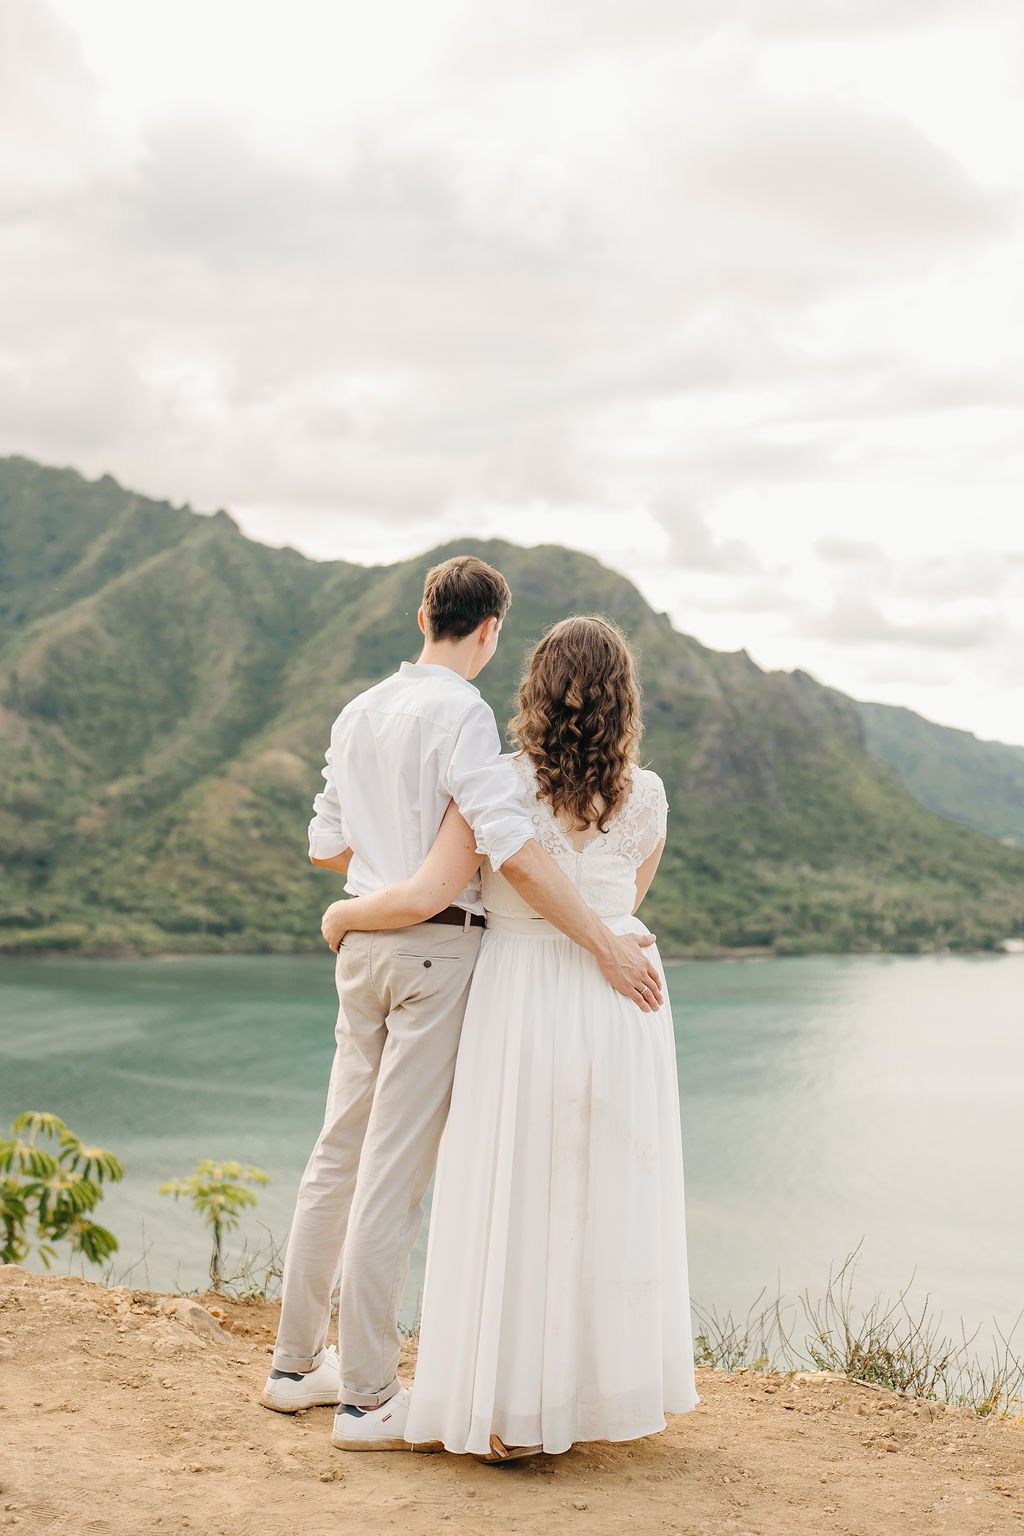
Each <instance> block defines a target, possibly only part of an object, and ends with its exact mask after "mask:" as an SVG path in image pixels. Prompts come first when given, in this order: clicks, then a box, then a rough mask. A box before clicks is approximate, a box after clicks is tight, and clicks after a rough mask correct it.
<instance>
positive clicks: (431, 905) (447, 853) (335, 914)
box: [320, 800, 480, 953]
mask: <svg viewBox="0 0 1024 1536" xmlns="http://www.w3.org/2000/svg"><path fill="white" fill-rule="evenodd" d="M479 867H480V855H479V854H478V853H477V851H476V838H475V837H474V836H473V833H472V831H471V830H470V828H469V826H468V824H467V823H466V821H465V820H464V819H463V817H462V816H460V815H459V809H458V806H457V805H456V804H455V802H454V800H453V801H452V803H451V804H450V805H449V807H448V809H447V811H446V812H445V815H444V820H443V821H442V823H441V829H440V831H439V832H438V834H437V836H436V837H435V839H434V845H433V847H432V848H431V850H430V852H429V853H428V854H427V856H426V858H425V859H424V860H423V863H422V864H421V865H420V867H419V869H418V870H417V871H416V873H415V874H414V875H412V876H411V877H410V878H409V879H408V880H399V881H397V882H396V883H395V884H394V885H386V886H384V888H383V889H382V890H379V891H374V893H373V895H372V896H353V897H351V898H350V899H349V900H348V901H336V902H333V903H332V905H331V906H329V907H328V908H327V911H326V912H325V913H324V916H323V921H322V923H321V924H320V931H321V933H322V934H323V936H324V938H325V939H326V940H327V943H328V944H329V946H330V947H331V949H333V950H334V951H335V953H337V949H338V945H339V944H340V943H341V941H342V939H343V938H344V937H345V935H346V933H348V932H349V930H350V929H352V928H357V929H360V930H361V931H363V932H365V931H367V930H369V929H382V928H408V927H410V926H411V924H413V923H423V922H426V920H427V918H430V917H433V916H435V914H436V913H438V912H443V911H444V909H445V907H448V906H450V905H451V903H452V900H453V898H454V897H456V896H457V895H458V894H459V892H460V891H461V890H462V888H463V886H464V885H465V884H466V882H467V881H468V880H470V879H471V878H472V875H473V873H474V871H475V870H477V869H479Z"/></svg>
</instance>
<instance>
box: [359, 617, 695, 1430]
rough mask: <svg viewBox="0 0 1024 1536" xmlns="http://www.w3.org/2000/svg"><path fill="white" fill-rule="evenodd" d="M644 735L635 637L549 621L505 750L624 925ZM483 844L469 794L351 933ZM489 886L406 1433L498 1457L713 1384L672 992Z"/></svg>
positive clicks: (643, 824)
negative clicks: (652, 1005)
mask: <svg viewBox="0 0 1024 1536" xmlns="http://www.w3.org/2000/svg"><path fill="white" fill-rule="evenodd" d="M641 729H642V727H641V720H640V698H639V688H638V685H637V682H636V678H635V674H634V670H633V662H632V657H631V655H630V652H629V649H628V646H627V644H626V642H625V640H624V638H623V636H622V635H621V634H620V632H619V631H618V630H617V629H615V628H614V626H613V625H611V624H608V623H606V622H605V621H604V620H603V619H598V618H573V619H566V620H564V621H563V622H562V623H560V624H556V625H555V626H554V628H553V629H551V630H550V631H549V632H548V634H547V635H545V637H544V639H543V640H542V641H541V642H540V644H539V645H538V646H537V648H536V650H535V651H534V652H533V655H532V656H531V658H530V662H529V666H528V670H527V673H526V676H525V677H524V679H523V682H522V684H521V685H520V689H519V714H518V715H517V716H516V719H515V720H514V721H513V722H512V730H513V731H514V732H515V735H516V738H517V740H518V742H519V746H520V750H519V752H518V753H517V754H516V755H515V756H514V757H513V759H512V761H513V763H514V764H515V767H516V769H517V771H518V772H519V773H520V774H521V776H522V779H523V783H524V787H525V790H526V794H527V799H528V803H529V805H530V808H531V815H532V819H533V823H534V827H535V829H536V836H537V840H538V841H539V842H540V843H541V845H542V846H543V847H544V848H546V849H547V850H548V852H549V853H550V854H551V855H552V857H553V858H554V859H555V860H556V861H557V862H558V864H559V865H560V866H561V868H562V869H563V870H564V871H565V873H566V874H567V875H568V876H569V877H570V879H572V880H573V882H574V884H575V885H576V886H577V888H578V889H579V891H580V892H581V894H582V895H583V897H584V899H585V900H586V901H587V902H588V903H589V904H590V905H591V906H592V907H593V908H594V910H595V911H596V912H597V913H598V914H599V915H600V916H601V917H602V918H603V919H604V920H605V922H607V924H608V926H609V927H610V928H611V929H612V930H613V932H615V933H627V932H636V933H645V932H646V931H647V930H646V929H645V928H644V926H643V924H642V923H641V922H640V921H639V920H638V919H637V918H635V917H634V916H633V913H634V911H635V909H636V907H637V906H639V904H640V902H641V901H642V899H643V897H644V896H645V895H646V893H647V889H648V886H649V885H650V883H651V880H652V879H653V878H654V873H655V870H656V869H657V866H658V861H659V859H660V857H661V852H662V848H663V847H664V841H665V819H666V812H667V806H666V802H665V792H664V789H663V787H662V784H661V780H660V779H659V778H658V777H657V775H656V774H654V773H651V772H649V771H648V770H645V769H642V768H640V767H638V765H637V761H636V757H637V747H638V743H639V739H640V734H641ZM478 862H479V856H478V855H477V854H476V853H475V851H474V843H473V837H472V833H471V832H470V831H469V828H468V827H467V826H466V823H465V822H464V821H463V820H462V818H461V816H460V815H459V814H458V811H457V810H456V808H455V807H454V805H453V806H452V807H450V808H449V811H448V813H447V815H446V817H445V820H444V822H443V824H442V827H441V830H440V832H439V834H438V837H437V840H436V842H435V844H434V847H433V848H432V850H431V852H430V854H429V855H428V857H427V858H426V860H425V861H424V863H423V865H422V867H421V868H420V870H419V872H418V873H417V875H415V876H414V877H413V879H412V880H408V881H403V882H401V883H400V884H398V885H395V886H391V887H388V888H386V889H385V890H382V891H378V892H376V893H375V894H374V895H372V896H368V897H359V898H356V899H353V900H351V901H348V902H345V903H344V906H343V913H342V920H343V921H344V923H345V927H346V930H347V929H352V928H360V929H379V928H398V927H403V926H405V925H407V924H408V923H410V922H411V921H416V920H417V919H416V917H413V916H411V914H413V913H416V914H420V915H421V914H422V913H423V912H424V911H425V910H433V905H432V903H433V902H434V901H435V900H436V904H437V908H438V909H440V908H442V907H444V906H445V905H446V904H447V902H448V901H450V899H451V892H452V891H453V890H455V891H458V890H460V889H461V888H462V887H463V886H464V885H465V883H466V881H467V880H468V879H469V877H470V875H471V874H472V872H473V870H474V869H475V867H476V865H477V864H478ZM483 895H484V904H485V907H486V910H487V931H486V933H485V935H484V939H483V943H482V945H481V949H480V956H479V959H478V961H477V965H476V970H475V972H474V977H473V983H472V988H471V991H470V997H469V1003H468V1006H467V1009H466V1016H465V1022H464V1025H463V1030H462V1038H461V1044H460V1047H459V1057H458V1065H457V1068H456V1074H455V1085H454V1089H453V1092H452V1105H451V1113H450V1115H449V1119H448V1126H447V1130H446V1132H445V1138H444V1143H443V1147H442V1151H441V1157H440V1161H439V1164H438V1172H437V1181H436V1185H435V1192H434V1201H433V1211H432V1216H431V1228H430V1240H429V1244H428V1250H427V1271H426V1281H425V1289H424V1300H423V1317H422V1323H421V1330H420V1343H419V1356H418V1361H417V1367H416V1380H415V1385H414V1387H413V1392H412V1405H411V1408H410V1410H409V1419H408V1422H407V1426H406V1430H405V1434H406V1438H407V1439H408V1440H410V1441H416V1442H421V1443H422V1442H430V1441H442V1442H443V1443H444V1445H445V1447H446V1448H447V1449H448V1450H450V1451H455V1452H469V1453H471V1454H474V1455H476V1456H478V1457H480V1458H481V1459H487V1460H504V1459H507V1458H508V1457H509V1456H510V1455H517V1454H527V1453H529V1452H532V1451H537V1450H540V1449H543V1450H545V1451H552V1452H557V1451H564V1450H567V1449H568V1448H569V1447H570V1446H571V1445H572V1444H573V1442H574V1441H576V1440H630V1439H635V1438H637V1437H639V1436H641V1435H648V1434H652V1433H654V1432H656V1431H657V1430H660V1429H664V1427H665V1413H666V1412H669V1413H685V1412H687V1411H688V1410H689V1409H691V1408H693V1407H694V1406H695V1404H696V1402H697V1396H696V1392H695V1390H694V1382H693V1347H692V1339H691V1333H690V1320H689V1319H690V1313H689V1305H690V1304H689V1289H688V1283H687V1270H686V1246H685V1235H684V1227H683V1167H682V1151H681V1147H680V1135H679V1098H678V1088H677V1079H676V1062H675V1044H674V1039H673V1033H672V1019H671V1014H670V1010H669V1007H668V1004H667V1003H666V1004H665V1005H664V1006H663V1007H662V1008H661V1009H660V1010H658V1011H657V1012H653V1013H647V1014H645V1013H641V1012H640V1011H639V1009H637V1008H636V1006H635V1005H634V1004H633V1003H631V1002H629V1001H628V1000H627V999H625V998H623V997H621V996H620V995H619V994H618V993H617V992H615V991H613V990H612V988H611V987H609V986H608V984H607V983H606V982H605V980H604V979H603V977H602V976H601V973H600V971H599V970H598V967H597V964H596V962H595V961H594V959H593V957H592V956H591V955H589V954H588V953H587V952H586V951H584V950H583V949H580V948H578V947H577V946H576V945H574V944H572V943H571V942H570V940H568V939H566V938H564V937H563V936H562V934H560V933H559V932H558V930H557V929H555V928H553V927H551V926H550V925H549V924H548V923H547V922H545V921H544V920H543V919H542V918H540V917H538V916H537V915H536V913H534V912H533V910H532V909H531V908H530V907H528V906H527V905H526V904H525V902H524V901H523V900H522V899H521V898H520V897H519V896H518V895H517V894H516V892H515V891H514V890H513V889H512V887H511V886H510V885H509V884H508V882H507V881H506V880H504V879H503V878H502V877H501V875H500V874H495V873H493V871H491V870H490V868H489V867H488V866H487V865H486V864H485V865H484V869H483ZM337 910H338V909H337V907H335V908H334V909H333V914H334V931H335V933H336V932H337V931H338V930H337V916H336V914H337Z"/></svg>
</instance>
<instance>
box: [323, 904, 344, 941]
mask: <svg viewBox="0 0 1024 1536" xmlns="http://www.w3.org/2000/svg"><path fill="white" fill-rule="evenodd" d="M347 906H348V902H347V901H332V902H331V904H330V906H329V907H328V908H327V911H326V912H325V913H324V915H323V917H322V918H321V920H320V932H321V933H322V934H323V936H324V938H325V939H326V941H327V947H328V948H329V949H330V950H331V951H332V952H333V953H334V954H337V953H338V945H339V944H340V943H341V941H342V939H343V938H344V937H345V935H346V933H348V923H347V922H346V921H345V908H346V907H347Z"/></svg>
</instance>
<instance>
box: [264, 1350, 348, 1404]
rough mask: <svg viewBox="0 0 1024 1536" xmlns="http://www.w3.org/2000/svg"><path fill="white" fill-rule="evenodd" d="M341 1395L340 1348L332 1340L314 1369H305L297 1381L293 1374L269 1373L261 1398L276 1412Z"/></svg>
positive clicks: (332, 1400) (324, 1401)
mask: <svg viewBox="0 0 1024 1536" xmlns="http://www.w3.org/2000/svg"><path fill="white" fill-rule="evenodd" d="M340 1395H341V1366H340V1365H339V1364H338V1351H337V1350H336V1349H335V1347H334V1345H333V1344H331V1345H330V1346H329V1347H328V1348H327V1349H326V1350H324V1355H323V1359H322V1360H321V1361H320V1364H319V1365H318V1366H317V1368H316V1370H315V1371H306V1372H304V1373H303V1375H301V1376H300V1377H299V1379H298V1380H297V1381H296V1380H295V1378H294V1377H292V1376H278V1377H276V1378H275V1377H273V1376H268V1377H267V1380H266V1383H265V1385H264V1388H263V1391H262V1392H261V1393H260V1402H261V1403H262V1404H263V1406H264V1408H272V1409H273V1410H274V1412H275V1413H298V1412H299V1410H300V1408H315V1407H316V1406H317V1405H318V1404H320V1403H336V1402H337V1401H338V1398H339V1396H340Z"/></svg>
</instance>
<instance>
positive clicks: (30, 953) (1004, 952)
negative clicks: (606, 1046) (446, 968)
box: [0, 939, 1024, 965]
mask: <svg viewBox="0 0 1024 1536" xmlns="http://www.w3.org/2000/svg"><path fill="white" fill-rule="evenodd" d="M970 955H974V956H978V955H987V956H990V957H991V958H993V959H1010V958H1012V957H1013V956H1015V955H1017V956H1020V955H1024V940H1021V939H1004V940H1003V941H1002V943H1000V944H993V945H991V946H985V945H966V944H965V945H963V946H957V947H956V948H955V949H954V948H952V947H951V946H949V945H937V946H934V947H929V946H925V945H921V946H920V947H918V948H914V949H881V948H872V949H825V948H820V949H815V948H808V949H802V950H801V949H786V950H785V951H780V950H777V949H773V948H771V947H770V946H764V947H760V948H758V947H749V948H742V949H740V948H737V949H728V948H725V947H724V946H723V947H720V948H719V947H715V946H711V945H695V946H692V947H691V948H689V949H683V950H679V951H677V952H675V953H674V954H666V953H664V952H661V958H662V960H663V961H664V962H665V964H666V965H682V964H686V963H692V962H697V963H703V962H709V961H710V962H730V961H733V962H734V961H748V960H749V961H753V960H821V959H832V960H841V959H853V960H922V959H929V958H931V959H934V958H939V959H946V958H948V957H961V956H970ZM267 958H270V959H274V960H298V959H302V958H306V959H309V960H316V959H323V955H322V952H321V951H320V950H315V949H159V950H153V951H151V952H149V953H144V952H143V951H142V950H123V949H111V950H88V951H84V952H83V951H74V950H68V949H60V948H57V949H42V948H39V949H37V948H34V947H30V948H26V949H18V948H15V946H13V945H11V946H10V947H9V948H0V965H2V964H3V962H4V961H5V960H90V961H91V960H107V961H109V960H152V961H162V962H166V961H178V960H223V959H235V960H256V959H267Z"/></svg>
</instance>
